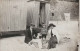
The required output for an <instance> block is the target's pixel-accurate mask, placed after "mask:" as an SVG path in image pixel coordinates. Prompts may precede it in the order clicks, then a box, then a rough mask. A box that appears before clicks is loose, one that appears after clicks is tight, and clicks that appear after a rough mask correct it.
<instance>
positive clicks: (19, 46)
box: [0, 36, 77, 51]
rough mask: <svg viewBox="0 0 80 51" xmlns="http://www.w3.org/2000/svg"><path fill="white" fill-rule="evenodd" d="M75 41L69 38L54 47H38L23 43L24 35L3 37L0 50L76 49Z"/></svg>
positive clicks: (64, 50)
mask: <svg viewBox="0 0 80 51" xmlns="http://www.w3.org/2000/svg"><path fill="white" fill-rule="evenodd" d="M76 46H77V43H76V42H75V41H73V40H70V41H68V42H66V43H60V44H58V45H57V47H56V48H54V49H50V50H48V49H38V48H35V47H31V46H29V45H28V44H26V43H24V36H17V37H10V38H3V39H1V40H0V51H33V50H35V51H45V50H46V51H53V50H54V51H76V49H77V47H76Z"/></svg>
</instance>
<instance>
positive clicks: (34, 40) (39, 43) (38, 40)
mask: <svg viewBox="0 0 80 51" xmlns="http://www.w3.org/2000/svg"><path fill="white" fill-rule="evenodd" d="M31 42H37V43H38V48H42V41H41V39H33V40H32V41H31Z"/></svg>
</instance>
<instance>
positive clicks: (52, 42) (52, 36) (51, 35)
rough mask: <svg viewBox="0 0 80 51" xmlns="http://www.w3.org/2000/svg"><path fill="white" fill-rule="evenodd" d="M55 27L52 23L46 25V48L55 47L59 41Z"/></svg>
mask: <svg viewBox="0 0 80 51" xmlns="http://www.w3.org/2000/svg"><path fill="white" fill-rule="evenodd" d="M55 27H56V26H55V25H54V24H52V23H51V24H49V26H48V34H47V40H48V49H51V48H55V47H56V44H57V43H59V35H58V32H57V31H56V30H55Z"/></svg>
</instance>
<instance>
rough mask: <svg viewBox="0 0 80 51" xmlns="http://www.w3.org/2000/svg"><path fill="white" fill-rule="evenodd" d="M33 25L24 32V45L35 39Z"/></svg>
mask: <svg viewBox="0 0 80 51" xmlns="http://www.w3.org/2000/svg"><path fill="white" fill-rule="evenodd" d="M34 27H35V25H34V24H31V25H30V26H27V29H26V32H25V43H27V44H28V43H29V42H30V41H31V40H32V39H33V38H35V30H34Z"/></svg>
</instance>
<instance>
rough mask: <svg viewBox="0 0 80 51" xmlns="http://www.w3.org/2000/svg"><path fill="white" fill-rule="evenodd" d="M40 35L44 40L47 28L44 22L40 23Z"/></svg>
mask: <svg viewBox="0 0 80 51" xmlns="http://www.w3.org/2000/svg"><path fill="white" fill-rule="evenodd" d="M41 35H42V40H46V35H47V29H46V25H45V24H44V23H43V24H42V28H41Z"/></svg>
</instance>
